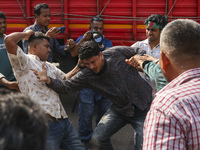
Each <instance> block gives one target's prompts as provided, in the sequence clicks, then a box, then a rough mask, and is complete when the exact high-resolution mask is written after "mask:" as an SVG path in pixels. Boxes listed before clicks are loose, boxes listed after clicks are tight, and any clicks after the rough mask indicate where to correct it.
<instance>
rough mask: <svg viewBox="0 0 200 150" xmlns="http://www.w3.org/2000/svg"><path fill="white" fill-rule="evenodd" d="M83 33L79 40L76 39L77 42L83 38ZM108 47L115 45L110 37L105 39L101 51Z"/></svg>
mask: <svg viewBox="0 0 200 150" xmlns="http://www.w3.org/2000/svg"><path fill="white" fill-rule="evenodd" d="M82 37H83V35H81V36H80V37H79V38H78V39H77V40H76V42H75V43H76V44H77V43H78V42H79V41H80V40H81V39H82ZM108 47H113V44H112V42H111V40H109V39H105V38H104V39H103V45H102V47H100V51H104V50H105V49H106V48H108Z"/></svg>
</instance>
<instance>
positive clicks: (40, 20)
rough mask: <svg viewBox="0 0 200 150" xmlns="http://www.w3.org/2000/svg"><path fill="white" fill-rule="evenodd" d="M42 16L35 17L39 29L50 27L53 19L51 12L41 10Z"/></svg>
mask: <svg viewBox="0 0 200 150" xmlns="http://www.w3.org/2000/svg"><path fill="white" fill-rule="evenodd" d="M40 12H41V13H40V15H39V16H38V15H35V19H36V22H37V24H38V26H39V27H48V26H49V22H50V17H51V12H50V9H48V8H47V9H44V8H42V9H41V10H40Z"/></svg>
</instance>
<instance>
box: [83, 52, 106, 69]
mask: <svg viewBox="0 0 200 150" xmlns="http://www.w3.org/2000/svg"><path fill="white" fill-rule="evenodd" d="M83 63H84V64H85V66H86V67H88V68H89V69H91V70H92V71H93V72H94V73H99V72H100V71H101V69H102V68H103V66H104V57H103V55H102V53H101V52H100V54H99V55H97V56H93V57H90V58H87V59H83Z"/></svg>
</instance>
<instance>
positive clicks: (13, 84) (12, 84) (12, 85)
mask: <svg viewBox="0 0 200 150" xmlns="http://www.w3.org/2000/svg"><path fill="white" fill-rule="evenodd" d="M18 84H19V83H18V82H17V81H8V82H7V84H6V86H7V87H8V88H9V89H15V90H18V91H20V90H19V86H18Z"/></svg>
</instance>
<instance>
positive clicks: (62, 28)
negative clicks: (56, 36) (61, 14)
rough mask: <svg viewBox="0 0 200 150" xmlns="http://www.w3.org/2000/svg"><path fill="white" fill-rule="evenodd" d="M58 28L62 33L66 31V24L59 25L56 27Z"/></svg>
mask: <svg viewBox="0 0 200 150" xmlns="http://www.w3.org/2000/svg"><path fill="white" fill-rule="evenodd" d="M56 29H59V31H60V33H64V32H65V26H62V27H59V28H56Z"/></svg>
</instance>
